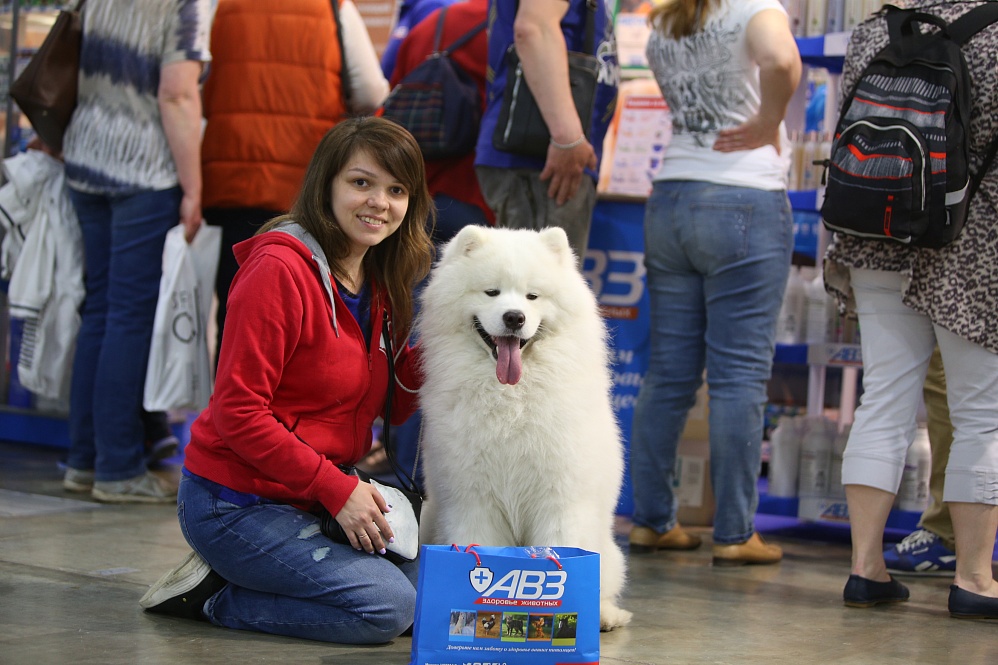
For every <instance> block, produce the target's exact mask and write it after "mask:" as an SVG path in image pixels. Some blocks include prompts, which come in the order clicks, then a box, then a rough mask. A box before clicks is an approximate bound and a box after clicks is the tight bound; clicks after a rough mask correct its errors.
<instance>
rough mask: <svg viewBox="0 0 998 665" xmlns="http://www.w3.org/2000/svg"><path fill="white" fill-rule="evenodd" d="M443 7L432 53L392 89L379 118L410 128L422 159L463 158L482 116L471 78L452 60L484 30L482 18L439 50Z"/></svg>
mask: <svg viewBox="0 0 998 665" xmlns="http://www.w3.org/2000/svg"><path fill="white" fill-rule="evenodd" d="M446 14H447V8H446V7H444V8H443V9H441V10H440V17H439V18H438V19H437V32H436V36H435V37H434V40H433V52H432V53H430V55H428V56H426V60H424V61H423V62H421V63H420V64H419V66H418V67H416V68H415V69H413V70H412V71H411V72H409V73H408V74H407V75H406V76H405V78H403V79H402V80H401V81H399V83H398V85H396V86H395V88H394V89H392V91H391V94H389V95H388V99H386V100H385V103H384V105H383V117H385V118H388V119H389V120H393V121H395V122H397V123H398V124H400V125H402V126H403V127H405V128H406V129H408V130H409V133H410V134H412V135H413V136H414V137H415V139H416V142H417V143H418V144H419V147H420V149H421V150H422V151H423V157H425V158H426V159H441V158H444V157H461V156H464V155H467V154H468V153H470V152H471V151H472V150H474V149H475V144H476V143H477V142H478V127H479V124H481V120H482V106H481V96H480V95H479V93H478V85H477V84H476V83H475V81H474V79H472V78H471V76H470V75H469V74H468V73H467V72H466V71H464V70H463V69H462V68H461V67H460V66H459V65H457V64H456V63H454V61H453V60H451V59H450V54H451V53H452V52H454V51H455V50H457V49H459V48H460V47H461V46H463V45H464V44H465V43H466V42H468V41H469V40H470V39H471V38H472V37H474V36H475V35H477V34H478V33H479V32H481V31H482V30H483V29H484V28H485V24H486V21H482V22H481V23H479V24H478V25H476V26H475V27H474V28H472V29H471V30H469V31H468V32H466V33H465V34H463V35H461V36H460V37H458V38H457V39H456V40H454V42H453V43H452V44H451V45H450V46H449V47H448V48H447V49H446V50H443V51H441V50H440V36H441V34H442V33H443V29H444V17H445V16H446Z"/></svg>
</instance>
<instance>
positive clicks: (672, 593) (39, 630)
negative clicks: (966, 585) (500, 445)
mask: <svg viewBox="0 0 998 665" xmlns="http://www.w3.org/2000/svg"><path fill="white" fill-rule="evenodd" d="M61 455H62V451H60V450H58V449H55V448H45V447H37V446H25V445H16V444H0V664H2V665H48V664H50V663H81V664H86V663H94V664H102V665H117V664H131V663H143V664H145V663H149V664H154V663H170V664H174V663H240V664H242V663H330V664H331V663H336V664H337V665H339V664H347V665H350V664H354V663H356V664H358V665H365V664H370V665H374V664H378V665H405V664H406V663H408V657H409V652H410V648H411V640H410V639H409V638H399V639H396V640H394V641H393V642H392V643H390V644H387V645H383V646H373V647H353V646H338V645H330V644H322V643H316V642H309V641H304V640H295V639H287V638H280V637H270V636H266V635H261V634H256V633H247V632H238V631H232V630H226V629H222V628H217V627H214V626H211V625H208V624H205V623H199V622H192V621H185V620H182V619H173V618H168V617H160V616H151V615H147V614H144V613H143V612H142V611H141V610H140V609H139V606H138V599H139V597H140V596H141V595H142V594H143V593H144V592H145V590H146V588H147V587H148V586H149V585H150V584H151V583H152V582H154V581H155V580H156V579H157V578H158V577H159V576H160V575H161V574H162V573H163V572H164V571H165V570H167V569H169V568H171V567H172V566H173V565H175V564H176V563H178V562H179V561H180V560H181V559H182V558H183V557H184V556H185V555H186V553H187V551H188V549H187V546H186V544H185V542H184V540H183V537H182V536H181V534H180V529H179V527H178V525H177V518H176V510H175V508H173V507H172V506H169V505H161V506H143V505H130V506H108V505H100V504H97V503H95V502H92V501H91V500H90V499H89V497H86V496H83V497H81V496H80V495H71V494H68V493H66V492H64V491H63V490H62V486H61V473H60V472H59V471H58V469H57V462H58V460H59V457H60V456H61ZM178 472H179V469H178V468H176V467H173V468H168V469H166V470H165V471H164V473H166V474H167V475H170V476H173V477H176V476H177V474H178ZM628 526H629V525H628V524H627V521H626V520H625V519H623V518H621V519H620V522H619V533H620V537H621V542H624V540H625V539H626V536H625V534H626V533H627V529H628ZM695 530H696V531H698V532H700V533H702V534H703V535H704V536H705V537H706V538H707V541H708V542H707V543H706V544H705V545H704V546H702V547H701V548H700V549H699V550H697V551H694V552H689V553H682V554H679V553H661V554H655V555H642V556H636V555H632V556H629V557H628V560H629V567H630V581H629V585H628V587H627V591H626V593H625V596H624V599H623V603H622V604H623V606H624V607H626V608H627V609H630V610H631V611H633V612H634V615H635V616H634V620H633V622H632V623H631V625H630V626H628V627H626V628H622V629H618V630H615V631H613V632H611V633H604V634H603V635H602V636H601V658H600V662H601V663H604V664H608V665H609V664H615V663H642V664H649V663H653V664H659V663H662V664H665V663H709V664H711V665H728V664H730V665H748V664H753V663H760V664H763V663H764V664H766V665H771V664H774V663H836V664H843V665H845V664H867V663H869V664H876V665H890V664H895V663H896V664H898V665H913V664H921V663H925V664H928V663H932V664H940V663H954V664H959V665H976V664H978V663H980V664H982V665H983V664H985V663H996V662H998V622H990V623H988V622H967V621H960V620H956V619H951V618H949V615H948V614H947V612H946V599H947V594H948V585H949V583H950V580H949V579H946V578H924V579H910V578H909V579H908V580H906V581H907V582H908V584H909V586H910V588H911V592H912V600H911V601H910V602H908V603H906V604H903V605H896V606H891V607H886V608H876V609H870V610H858V609H850V608H846V607H844V606H843V605H842V600H841V598H842V597H841V593H842V587H843V585H844V583H845V581H846V578H847V576H848V572H849V549H848V543H847V539H846V538H845V536H844V535H843V534H842V533H827V534H823V533H822V531H821V530H815V529H813V528H811V529H806V528H798V527H797V526H795V525H794V524H790V525H788V526H784V527H781V528H774V529H771V530H769V531H768V532H765V535H766V537H767V539H768V540H770V541H771V542H776V543H778V544H780V545H782V546H783V548H784V550H785V552H786V558H785V560H784V561H783V562H782V563H781V564H779V565H776V566H760V567H743V568H737V569H715V568H714V567H712V566H711V562H710V547H709V535H710V529H709V528H703V527H701V528H697V529H695ZM507 665H516V664H515V662H512V661H510V662H508V664H507Z"/></svg>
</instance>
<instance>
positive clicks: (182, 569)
mask: <svg viewBox="0 0 998 665" xmlns="http://www.w3.org/2000/svg"><path fill="white" fill-rule="evenodd" d="M226 584H227V582H226V581H225V580H224V579H222V576H221V575H219V574H218V573H216V572H215V571H213V570H212V569H211V566H210V565H208V562H207V561H205V560H204V559H202V558H201V557H200V556H199V555H198V553H197V552H191V553H190V554H188V555H187V558H186V559H184V560H183V561H182V562H181V563H180V565H179V566H177V567H176V568H174V569H173V570H171V571H169V572H167V573H166V574H165V575H163V576H162V577H160V578H159V579H158V580H156V583H155V584H153V585H152V586H151V587H149V590H148V591H146V593H145V595H144V596H142V598H141V599H139V606H140V607H141V608H142V609H144V610H145V611H147V612H152V613H154V614H168V615H170V616H176V617H182V618H185V619H197V620H199V621H206V620H207V619H206V617H205V616H204V604H205V603H206V602H208V599H209V598H211V597H212V596H214V595H215V594H216V593H218V592H219V591H221V590H222V587H224V586H225V585H226Z"/></svg>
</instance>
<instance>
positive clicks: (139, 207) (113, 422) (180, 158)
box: [63, 0, 211, 503]
mask: <svg viewBox="0 0 998 665" xmlns="http://www.w3.org/2000/svg"><path fill="white" fill-rule="evenodd" d="M210 21H211V16H210V3H209V0H177V1H176V2H161V1H160V0H90V1H89V2H88V3H87V5H86V10H85V11H84V12H83V44H82V47H81V50H80V80H79V95H78V102H77V106H76V110H75V112H74V113H73V118H72V120H71V121H70V124H69V127H68V128H67V130H66V136H65V140H64V143H63V158H64V160H65V162H66V180H67V183H68V185H69V188H70V191H69V195H70V199H71V200H72V202H73V207H74V208H75V209H76V214H77V216H78V217H79V220H80V227H81V229H82V233H83V243H84V254H85V258H84V269H85V273H86V274H85V277H84V280H85V286H86V299H85V300H84V303H83V308H82V312H81V314H82V322H81V326H80V332H79V336H78V338H77V343H76V354H75V357H74V361H73V376H72V385H71V388H70V404H69V429H70V449H69V455H68V457H67V467H68V468H67V469H66V473H65V476H64V478H63V484H64V486H66V487H67V489H69V488H72V489H74V490H76V491H80V490H84V489H85V488H86V487H87V486H92V489H91V493H92V495H93V497H94V498H95V499H97V500H98V501H110V502H155V503H172V502H174V501H175V496H176V488H174V487H170V486H169V485H168V484H167V483H166V482H165V481H163V480H162V479H160V478H159V477H158V476H156V475H153V474H151V473H149V472H148V471H147V470H146V462H145V458H144V453H145V451H144V445H143V441H144V438H145V434H144V429H143V425H142V418H141V412H142V393H143V387H144V385H145V375H146V364H147V362H148V358H149V346H150V343H151V339H152V329H153V318H154V316H155V312H156V301H157V300H158V298H159V281H160V277H161V273H162V270H161V264H162V255H163V245H164V243H165V240H166V232H167V231H168V230H169V229H170V228H171V227H173V226H175V225H176V224H177V223H178V222H179V223H180V224H183V226H184V229H185V237H186V238H187V240H188V242H190V241H191V240H192V239H193V238H194V235H195V234H196V233H197V232H198V229H199V228H200V226H201V193H202V189H201V160H200V154H201V96H200V91H199V90H198V81H199V79H200V77H201V73H202V69H203V66H204V63H205V62H207V61H208V59H209V58H210V54H209V52H208V32H209V29H210Z"/></svg>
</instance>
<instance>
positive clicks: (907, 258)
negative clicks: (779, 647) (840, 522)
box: [824, 0, 998, 619]
mask: <svg viewBox="0 0 998 665" xmlns="http://www.w3.org/2000/svg"><path fill="white" fill-rule="evenodd" d="M984 4H985V3H983V2H942V3H940V2H936V0H907V2H905V3H904V7H905V8H907V9H916V10H918V11H919V12H924V13H928V14H932V15H934V16H937V17H939V18H941V19H942V20H944V21H946V22H947V23H949V22H952V21H954V20H956V19H957V18H958V17H960V16H962V15H964V14H965V13H967V12H968V11H970V10H972V9H974V8H976V7H978V6H982V5H984ZM885 16H886V14H885V13H884V12H879V13H878V14H876V15H874V16H873V17H871V18H870V19H868V20H866V21H864V22H863V23H861V24H860V25H859V26H857V27H856V29H855V30H853V32H852V36H851V38H850V41H849V46H848V47H847V49H846V57H845V63H844V66H843V69H842V86H841V89H842V91H843V95H841V96H840V99H839V103H840V104H841V103H842V102H843V101H844V98H845V93H846V92H847V91H849V90H851V89H852V88H853V86H854V85H855V83H856V81H857V80H858V79H859V77H860V74H861V73H862V72H863V70H864V69H865V68H866V65H867V64H868V63H869V62H870V61H871V60H872V58H873V56H874V54H875V53H877V52H878V51H879V50H880V49H882V48H883V47H884V46H885V45H886V44H887V43H888V39H889V38H888V32H889V31H888V25H887V19H886V18H885ZM919 22H920V21H919ZM915 29H918V27H917V26H916V28H915ZM962 53H963V57H964V58H965V59H966V63H967V70H968V71H969V74H970V79H971V81H972V82H973V86H972V89H971V90H968V91H967V92H968V93H969V94H970V96H971V108H970V118H969V122H970V125H969V127H970V131H969V134H970V135H969V137H968V139H967V147H968V148H969V150H970V164H969V167H970V172H971V173H975V172H976V171H977V170H978V169H979V168H980V165H981V164H982V162H983V159H984V155H985V154H986V152H987V146H988V143H989V141H991V140H992V138H993V137H995V136H996V134H998V116H996V115H995V113H994V109H995V107H996V105H998V70H996V68H995V66H994V62H995V54H996V53H998V24H992V25H990V26H988V27H987V28H984V29H983V30H981V31H980V32H978V33H977V34H976V35H974V36H973V37H972V38H971V39H970V41H969V42H968V43H967V44H966V45H965V46H964V48H963V49H962ZM996 209H998V170H996V169H995V168H994V167H992V168H991V169H990V170H989V171H988V172H987V173H984V174H982V177H981V178H980V186H979V188H978V189H977V191H976V193H975V194H974V196H973V198H972V199H970V203H969V208H968V212H967V220H966V223H965V225H964V227H963V231H962V232H961V233H960V235H959V236H958V237H957V238H956V239H955V240H954V241H953V242H951V243H950V244H948V245H946V246H945V247H941V248H938V249H929V248H923V247H915V246H910V245H905V244H902V243H899V242H894V241H892V240H873V239H868V238H856V237H852V236H847V235H844V234H841V233H835V234H833V236H832V242H831V243H830V244H829V246H828V250H827V252H826V254H825V257H824V277H825V288H826V290H828V291H829V293H831V294H833V295H834V296H836V298H837V299H838V301H839V305H840V308H843V309H845V310H846V311H847V312H848V313H850V314H851V313H855V314H856V315H857V316H858V317H859V325H860V328H861V329H862V331H863V335H862V340H861V342H862V353H863V395H862V398H861V401H860V405H859V407H858V408H857V409H856V417H855V421H854V422H853V425H852V428H851V429H850V430H849V441H848V443H847V444H846V449H845V452H844V453H843V457H842V483H843V485H845V490H846V501H847V503H848V506H849V529H850V533H851V536H852V563H851V568H850V575H849V578H848V579H847V581H846V584H845V587H844V588H843V592H842V598H843V602H844V603H845V604H846V605H847V606H850V607H861V608H865V607H871V606H874V605H879V604H883V603H896V602H903V601H906V600H908V598H909V591H908V588H907V587H906V586H905V585H903V584H901V583H900V582H898V581H897V580H896V579H894V578H893V577H892V576H891V575H890V573H888V572H887V565H886V561H885V560H884V528H885V527H886V525H887V519H888V517H889V516H890V512H891V508H892V507H893V504H894V498H895V496H896V494H897V491H898V488H899V487H900V483H901V476H902V472H903V470H904V462H905V456H906V453H907V450H908V447H909V446H910V445H911V442H912V440H913V438H914V432H915V427H916V421H915V419H916V414H917V411H918V404H919V398H920V397H921V395H922V392H923V389H924V385H925V379H926V375H927V372H928V370H929V368H930V367H931V362H932V355H933V353H934V350H935V348H936V346H937V345H938V347H939V352H940V355H941V356H942V362H943V367H944V369H945V375H946V395H947V405H948V407H949V415H950V420H951V422H952V425H953V441H952V443H951V444H950V450H949V461H948V462H947V465H946V478H945V481H944V487H943V496H942V499H943V501H944V502H945V503H946V504H947V506H948V507H949V515H950V519H951V521H952V524H953V535H954V538H955V541H956V543H955V544H956V570H955V574H954V578H953V584H952V585H951V586H950V595H949V612H950V616H953V617H958V618H974V619H980V618H991V619H995V618H998V580H995V579H994V572H993V569H992V561H991V559H992V556H993V552H994V546H995V534H996V532H998V269H996V266H998V262H996V261H995V257H998V216H996V214H995V210H996ZM930 445H931V444H930ZM934 465H935V460H933V466H934Z"/></svg>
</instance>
